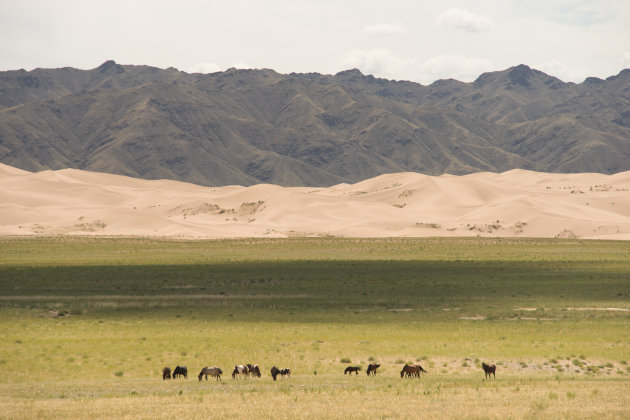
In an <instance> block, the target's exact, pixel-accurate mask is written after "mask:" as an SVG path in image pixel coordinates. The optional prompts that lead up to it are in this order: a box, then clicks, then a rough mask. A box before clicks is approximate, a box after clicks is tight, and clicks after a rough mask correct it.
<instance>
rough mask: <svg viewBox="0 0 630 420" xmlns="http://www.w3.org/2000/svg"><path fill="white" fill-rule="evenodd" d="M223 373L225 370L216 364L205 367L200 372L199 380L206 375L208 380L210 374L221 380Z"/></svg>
mask: <svg viewBox="0 0 630 420" xmlns="http://www.w3.org/2000/svg"><path fill="white" fill-rule="evenodd" d="M222 373H223V371H222V370H221V369H219V368H218V367H216V366H212V367H205V368H203V369H201V372H200V373H199V380H201V377H202V376H204V375H205V376H206V381H207V380H208V375H210V376H214V377H216V378H217V381H220V380H221V374H222Z"/></svg>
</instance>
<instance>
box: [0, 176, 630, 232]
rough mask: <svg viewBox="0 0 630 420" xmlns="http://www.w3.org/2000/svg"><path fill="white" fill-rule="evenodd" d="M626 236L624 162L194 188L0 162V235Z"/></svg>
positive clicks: (629, 195)
mask: <svg viewBox="0 0 630 420" xmlns="http://www.w3.org/2000/svg"><path fill="white" fill-rule="evenodd" d="M59 234H65V235H123V236H134V235H142V236H169V237H188V238H236V237H288V236H326V235H331V236H344V237H397V236H398V237H422V236H494V237H564V238H599V239H623V240H628V239H630V171H629V172H623V173H619V174H615V175H602V174H594V173H584V174H551V173H538V172H530V171H525V170H512V171H508V172H504V173H500V174H496V173H488V172H485V173H475V174H471V175H465V176H453V175H442V176H428V175H422V174H417V173H397V174H389V175H382V176H379V177H376V178H373V179H369V180H366V181H362V182H359V183H357V184H353V185H348V184H340V185H336V186H333V187H329V188H310V187H300V188H284V187H278V186H275V185H255V186H252V187H240V186H228V187H216V188H213V187H200V186H197V185H192V184H187V183H183V182H176V181H167V180H158V181H147V180H141V179H134V178H129V177H124V176H119V175H110V174H104V173H95V172H86V171H80V170H75V169H64V170H59V171H43V172H37V173H31V172H27V171H22V170H19V169H16V168H12V167H10V166H6V165H2V164H0V235H59Z"/></svg>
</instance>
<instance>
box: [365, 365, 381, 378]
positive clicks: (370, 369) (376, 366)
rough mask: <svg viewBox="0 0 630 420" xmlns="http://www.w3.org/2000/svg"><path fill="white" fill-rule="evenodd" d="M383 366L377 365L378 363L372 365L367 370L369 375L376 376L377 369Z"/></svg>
mask: <svg viewBox="0 0 630 420" xmlns="http://www.w3.org/2000/svg"><path fill="white" fill-rule="evenodd" d="M380 367H381V365H377V364H376V363H370V364H369V365H368V368H367V372H366V373H367V375H368V376H370V373H371V374H373V375H376V369H378V368H380Z"/></svg>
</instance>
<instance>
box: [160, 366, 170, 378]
mask: <svg viewBox="0 0 630 420" xmlns="http://www.w3.org/2000/svg"><path fill="white" fill-rule="evenodd" d="M162 379H171V368H169V367H165V368H164V369H162Z"/></svg>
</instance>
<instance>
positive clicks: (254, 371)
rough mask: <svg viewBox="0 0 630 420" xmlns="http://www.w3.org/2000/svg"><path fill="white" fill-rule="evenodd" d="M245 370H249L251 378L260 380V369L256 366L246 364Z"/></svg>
mask: <svg viewBox="0 0 630 420" xmlns="http://www.w3.org/2000/svg"><path fill="white" fill-rule="evenodd" d="M247 369H249V373H250V374H251V375H252V376H256V377H257V378H260V368H259V367H258V365H252V364H251V363H248V364H247Z"/></svg>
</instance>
